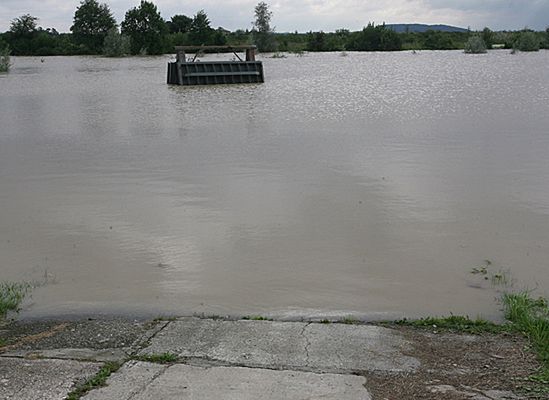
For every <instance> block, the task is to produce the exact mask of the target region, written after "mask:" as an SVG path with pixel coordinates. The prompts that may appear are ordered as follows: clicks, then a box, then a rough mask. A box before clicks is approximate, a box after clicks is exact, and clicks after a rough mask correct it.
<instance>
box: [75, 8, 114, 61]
mask: <svg viewBox="0 0 549 400" xmlns="http://www.w3.org/2000/svg"><path fill="white" fill-rule="evenodd" d="M113 28H116V20H115V19H114V17H113V16H112V13H111V10H110V9H109V6H108V5H107V4H104V3H103V4H99V3H98V2H97V1H96V0H82V1H81V2H80V6H79V7H78V8H77V9H76V11H75V13H74V23H73V25H72V26H71V32H72V33H73V38H74V42H75V43H76V44H81V45H84V46H86V47H87V48H88V49H89V50H90V52H92V53H100V52H101V49H102V47H103V42H104V40H105V37H106V36H107V33H108V32H109V31H110V30H111V29H113Z"/></svg>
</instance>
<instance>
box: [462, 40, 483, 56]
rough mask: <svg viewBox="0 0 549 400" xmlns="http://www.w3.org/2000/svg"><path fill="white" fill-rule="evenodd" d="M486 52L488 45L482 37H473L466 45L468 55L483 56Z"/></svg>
mask: <svg viewBox="0 0 549 400" xmlns="http://www.w3.org/2000/svg"><path fill="white" fill-rule="evenodd" d="M486 51H487V50H486V43H484V40H482V38H481V37H480V36H476V35H475V36H471V37H470V38H469V40H467V43H465V52H466V53H468V54H483V53H486Z"/></svg>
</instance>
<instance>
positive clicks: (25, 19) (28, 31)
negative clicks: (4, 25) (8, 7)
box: [9, 14, 38, 36]
mask: <svg viewBox="0 0 549 400" xmlns="http://www.w3.org/2000/svg"><path fill="white" fill-rule="evenodd" d="M36 21H38V18H36V17H33V16H32V15H30V14H25V15H22V16H20V17H19V18H15V19H14V20H12V21H11V25H10V30H9V31H10V32H11V33H12V34H13V35H14V36H29V35H32V34H33V33H35V32H36V31H37V29H38V26H37V25H36Z"/></svg>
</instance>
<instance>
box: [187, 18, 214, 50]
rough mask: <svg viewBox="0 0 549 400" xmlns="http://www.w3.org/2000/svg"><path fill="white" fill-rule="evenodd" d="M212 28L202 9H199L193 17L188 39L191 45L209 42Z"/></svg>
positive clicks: (210, 41)
mask: <svg viewBox="0 0 549 400" xmlns="http://www.w3.org/2000/svg"><path fill="white" fill-rule="evenodd" d="M213 35H214V29H213V28H212V27H211V26H210V20H209V19H208V15H207V14H206V12H205V11H204V10H200V11H198V12H197V13H196V15H195V16H194V17H193V20H192V23H191V29H190V32H189V39H190V41H191V42H192V44H193V45H202V44H211V43H212V39H213Z"/></svg>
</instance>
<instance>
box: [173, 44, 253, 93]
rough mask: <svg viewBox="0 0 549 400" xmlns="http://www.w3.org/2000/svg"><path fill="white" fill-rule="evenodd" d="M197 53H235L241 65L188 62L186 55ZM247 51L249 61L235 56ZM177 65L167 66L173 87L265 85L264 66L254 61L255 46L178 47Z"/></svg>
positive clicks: (227, 62) (223, 62)
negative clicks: (237, 84)
mask: <svg viewBox="0 0 549 400" xmlns="http://www.w3.org/2000/svg"><path fill="white" fill-rule="evenodd" d="M193 49H196V50H197V51H202V50H219V49H225V50H230V51H233V52H234V54H235V56H236V57H237V58H238V59H239V61H195V60H196V58H197V57H196V56H195V57H194V59H192V60H187V59H186V51H187V50H193ZM238 50H245V51H246V60H245V61H244V60H242V59H241V58H240V57H239V56H238V54H237V53H236V52H237V51H238ZM176 51H177V60H176V62H171V63H168V84H173V85H216V84H232V83H262V82H264V75H263V64H262V63H261V61H256V60H255V46H236V47H234V46H201V47H191V46H181V47H176Z"/></svg>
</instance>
